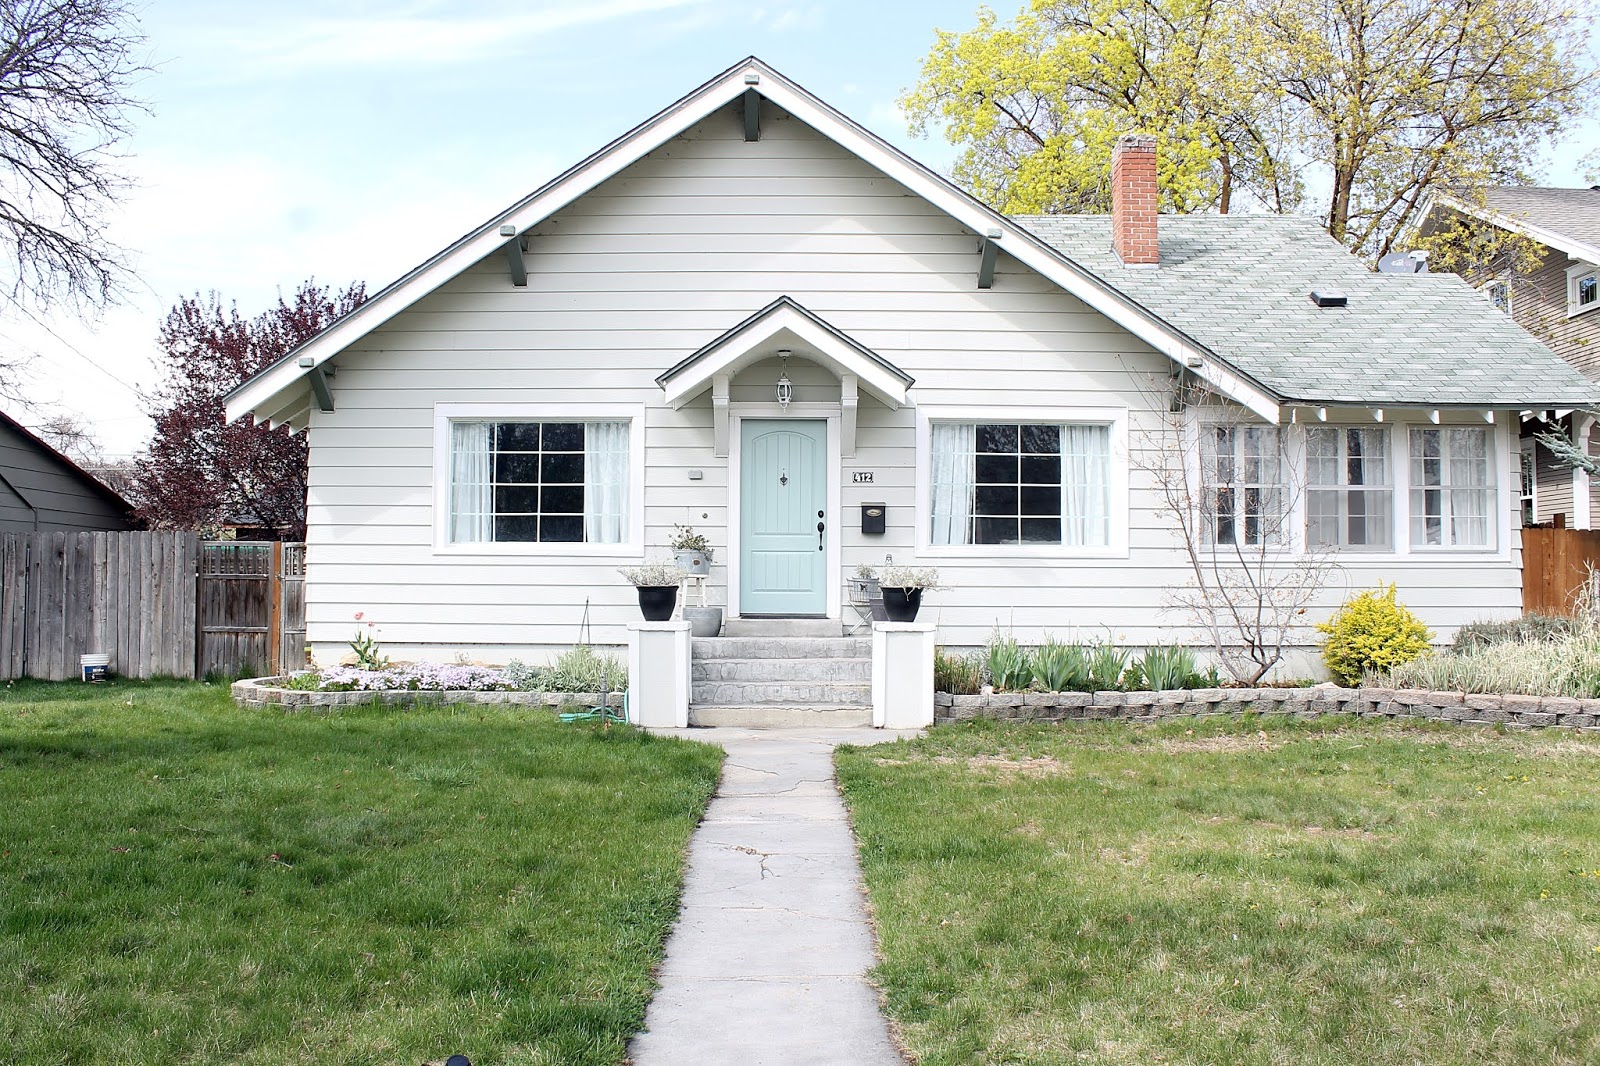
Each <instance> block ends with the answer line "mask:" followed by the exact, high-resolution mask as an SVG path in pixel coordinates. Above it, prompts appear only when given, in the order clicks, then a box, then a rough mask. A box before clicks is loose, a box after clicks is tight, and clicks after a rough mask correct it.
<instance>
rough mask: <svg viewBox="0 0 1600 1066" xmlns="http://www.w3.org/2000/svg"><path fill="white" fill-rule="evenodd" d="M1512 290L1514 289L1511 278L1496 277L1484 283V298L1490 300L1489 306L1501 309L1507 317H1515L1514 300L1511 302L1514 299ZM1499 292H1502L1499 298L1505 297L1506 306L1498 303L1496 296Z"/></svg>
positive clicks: (1497, 309)
mask: <svg viewBox="0 0 1600 1066" xmlns="http://www.w3.org/2000/svg"><path fill="white" fill-rule="evenodd" d="M1512 291H1513V290H1512V288H1511V281H1510V279H1509V278H1495V279H1494V280H1492V281H1489V282H1487V283H1485V284H1484V286H1483V298H1484V299H1485V300H1487V301H1489V306H1490V307H1492V308H1494V309H1495V310H1496V311H1499V312H1500V313H1501V314H1503V315H1505V316H1506V317H1507V318H1511V317H1514V314H1513V307H1512V302H1511V301H1512ZM1497 292H1498V293H1500V294H1501V296H1500V297H1499V298H1500V299H1503V300H1504V301H1505V306H1504V307H1502V306H1500V305H1499V304H1498V303H1496V299H1497V297H1496V295H1495V294H1496V293H1497Z"/></svg>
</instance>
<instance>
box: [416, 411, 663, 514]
mask: <svg viewBox="0 0 1600 1066" xmlns="http://www.w3.org/2000/svg"><path fill="white" fill-rule="evenodd" d="M449 427H450V432H449V448H450V454H449V486H450V488H449V503H448V506H449V509H450V510H449V516H448V521H447V522H446V529H447V539H448V541H449V543H451V544H486V543H491V542H496V543H497V542H505V541H511V542H519V541H520V542H537V543H546V544H548V543H560V544H621V543H624V542H626V541H627V540H628V532H629V467H630V465H631V463H630V456H631V454H632V447H631V432H632V425H631V423H630V422H628V421H625V420H609V419H608V420H595V421H578V420H573V419H547V420H520V419H519V420H504V421H501V420H488V419H483V420H479V419H460V420H451V421H450V423H449Z"/></svg>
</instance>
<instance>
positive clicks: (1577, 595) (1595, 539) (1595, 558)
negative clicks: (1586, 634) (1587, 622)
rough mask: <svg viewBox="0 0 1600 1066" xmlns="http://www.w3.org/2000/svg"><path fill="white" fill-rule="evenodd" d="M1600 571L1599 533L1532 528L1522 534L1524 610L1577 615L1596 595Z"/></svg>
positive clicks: (1599, 531)
mask: <svg viewBox="0 0 1600 1066" xmlns="http://www.w3.org/2000/svg"><path fill="white" fill-rule="evenodd" d="M1592 568H1593V569H1600V530H1594V529H1556V528H1544V527H1529V528H1527V529H1524V530H1523V531H1522V609H1523V611H1525V612H1532V611H1538V612H1540V613H1541V614H1574V613H1576V612H1577V610H1578V609H1579V608H1580V607H1581V606H1583V605H1584V604H1585V602H1586V599H1587V597H1589V596H1591V595H1592V594H1593V593H1592V591H1591V590H1590V589H1589V588H1588V584H1589V573H1590V570H1591V569H1592Z"/></svg>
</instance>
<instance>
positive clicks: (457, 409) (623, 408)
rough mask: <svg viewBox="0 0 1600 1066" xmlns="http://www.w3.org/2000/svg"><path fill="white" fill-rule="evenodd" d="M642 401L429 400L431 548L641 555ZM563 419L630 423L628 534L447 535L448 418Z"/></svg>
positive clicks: (557, 555) (555, 555) (549, 555)
mask: <svg viewBox="0 0 1600 1066" xmlns="http://www.w3.org/2000/svg"><path fill="white" fill-rule="evenodd" d="M645 409H646V408H645V405H644V404H642V403H595V404H565V403H560V404H555V403H436V404H434V405H433V553H434V554H435V555H477V556H536V557H539V558H544V559H561V558H581V559H627V560H638V559H641V558H643V556H644V430H645ZM488 421H496V422H517V421H528V422H536V421H562V422H599V421H614V422H621V421H626V422H627V423H628V427H629V429H628V442H629V448H628V539H627V541H625V542H624V543H622V544H576V543H542V542H539V541H487V542H475V543H469V544H454V543H451V541H450V424H451V423H452V422H488Z"/></svg>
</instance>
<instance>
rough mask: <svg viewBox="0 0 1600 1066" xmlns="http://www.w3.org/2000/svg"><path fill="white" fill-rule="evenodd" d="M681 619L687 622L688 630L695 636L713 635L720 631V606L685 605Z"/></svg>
mask: <svg viewBox="0 0 1600 1066" xmlns="http://www.w3.org/2000/svg"><path fill="white" fill-rule="evenodd" d="M683 620H684V621H685V622H688V623H689V632H690V633H692V634H693V635H695V636H697V637H714V636H716V635H717V634H718V633H721V632H722V608H721V607H685V608H684V609H683Z"/></svg>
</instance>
